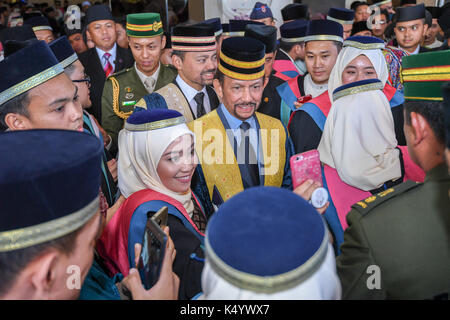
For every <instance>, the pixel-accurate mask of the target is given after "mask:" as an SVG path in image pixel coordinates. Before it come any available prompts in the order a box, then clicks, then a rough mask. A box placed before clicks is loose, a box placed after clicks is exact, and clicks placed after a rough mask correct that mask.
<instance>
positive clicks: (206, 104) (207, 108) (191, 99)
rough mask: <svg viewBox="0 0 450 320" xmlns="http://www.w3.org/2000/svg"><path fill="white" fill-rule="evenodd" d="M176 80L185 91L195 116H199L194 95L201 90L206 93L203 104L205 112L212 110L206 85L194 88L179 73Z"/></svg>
mask: <svg viewBox="0 0 450 320" xmlns="http://www.w3.org/2000/svg"><path fill="white" fill-rule="evenodd" d="M175 81H176V82H177V84H178V86H179V87H180V89H181V91H182V92H183V93H184V96H185V97H186V100H187V101H188V103H189V106H190V107H191V110H192V112H193V113H194V116H195V117H197V102H195V100H194V97H195V95H196V94H197V93H199V92H203V93H204V94H205V95H204V97H203V106H204V108H205V112H206V113H208V112H210V111H211V105H210V103H209V96H208V92H207V91H206V86H204V87H203V89H202V90H200V91H197V90H196V89H194V88H192V87H191V86H190V85H188V84H187V83H186V82H185V81H184V80H183V79H182V78H181V77H180V75H178V76H177V77H176V78H175Z"/></svg>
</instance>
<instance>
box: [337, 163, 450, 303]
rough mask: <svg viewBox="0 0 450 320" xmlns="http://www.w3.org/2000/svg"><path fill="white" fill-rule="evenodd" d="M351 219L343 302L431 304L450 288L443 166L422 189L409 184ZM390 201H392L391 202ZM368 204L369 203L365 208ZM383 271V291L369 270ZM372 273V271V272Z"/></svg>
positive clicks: (449, 182) (340, 261)
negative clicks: (429, 301)
mask: <svg viewBox="0 0 450 320" xmlns="http://www.w3.org/2000/svg"><path fill="white" fill-rule="evenodd" d="M392 189H393V192H390V193H387V191H389V189H388V190H387V191H384V192H382V193H380V194H378V195H377V197H376V199H375V201H373V202H371V203H370V204H369V205H367V206H366V207H365V208H364V207H362V206H361V205H360V204H355V205H353V207H352V210H351V211H350V213H349V214H348V215H347V222H348V228H347V229H346V231H345V233H344V243H343V244H342V246H341V254H340V255H339V256H338V257H337V260H336V266H337V271H338V274H339V277H340V279H341V283H342V298H343V299H432V298H442V297H443V298H445V297H448V292H449V289H450V272H449V268H450V241H449V237H450V214H449V212H448V211H449V207H450V199H449V196H448V190H449V189H450V177H449V175H448V172H447V167H446V166H445V165H444V164H441V165H439V166H438V167H436V168H434V169H432V170H430V171H429V172H427V175H426V178H425V182H424V183H423V184H419V183H415V182H412V181H408V182H405V183H403V184H401V185H398V186H396V187H394V188H392ZM388 200H389V201H388ZM363 204H364V203H363ZM371 265H375V266H378V267H379V268H380V269H379V270H380V288H379V289H377V288H373V289H369V288H368V283H369V286H370V285H371V284H375V279H374V276H375V273H374V271H373V270H372V271H371V269H370V268H369V266H371ZM368 268H369V270H368Z"/></svg>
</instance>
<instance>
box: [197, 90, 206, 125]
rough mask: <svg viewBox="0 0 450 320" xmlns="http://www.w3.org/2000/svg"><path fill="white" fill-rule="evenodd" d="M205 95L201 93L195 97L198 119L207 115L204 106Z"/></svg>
mask: <svg viewBox="0 0 450 320" xmlns="http://www.w3.org/2000/svg"><path fill="white" fill-rule="evenodd" d="M204 96H205V94H204V93H203V92H199V93H197V94H196V95H195V97H194V100H195V102H196V103H197V118H196V119H198V118H200V117H201V116H203V115H205V114H206V111H205V106H204V105H203V97H204Z"/></svg>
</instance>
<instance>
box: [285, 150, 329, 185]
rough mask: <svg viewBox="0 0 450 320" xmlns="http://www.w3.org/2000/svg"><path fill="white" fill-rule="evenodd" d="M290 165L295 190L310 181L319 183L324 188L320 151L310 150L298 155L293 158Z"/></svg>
mask: <svg viewBox="0 0 450 320" xmlns="http://www.w3.org/2000/svg"><path fill="white" fill-rule="evenodd" d="M290 164H291V173H292V184H293V187H294V189H295V188H297V187H298V186H299V185H301V184H302V183H303V182H305V181H306V180H308V179H311V180H313V181H315V182H317V183H318V184H319V185H320V186H321V187H322V170H321V166H320V156H319V151H317V150H310V151H306V152H303V153H299V154H296V155H294V156H292V157H291V159H290Z"/></svg>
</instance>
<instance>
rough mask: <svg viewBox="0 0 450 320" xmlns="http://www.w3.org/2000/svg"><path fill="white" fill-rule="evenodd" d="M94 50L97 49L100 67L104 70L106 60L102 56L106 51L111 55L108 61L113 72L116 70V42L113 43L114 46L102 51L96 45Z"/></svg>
mask: <svg viewBox="0 0 450 320" xmlns="http://www.w3.org/2000/svg"><path fill="white" fill-rule="evenodd" d="M95 50H97V54H98V58H99V59H100V62H101V63H102V68H103V70H105V67H106V64H107V61H106V59H105V58H103V55H104V54H105V53H106V52H108V53H109V54H110V55H111V57H109V62H110V63H111V64H112V66H113V72H116V57H117V44H116V43H114V46H113V47H112V49H111V50H109V51H103V50H102V49H99V48H98V47H95Z"/></svg>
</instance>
